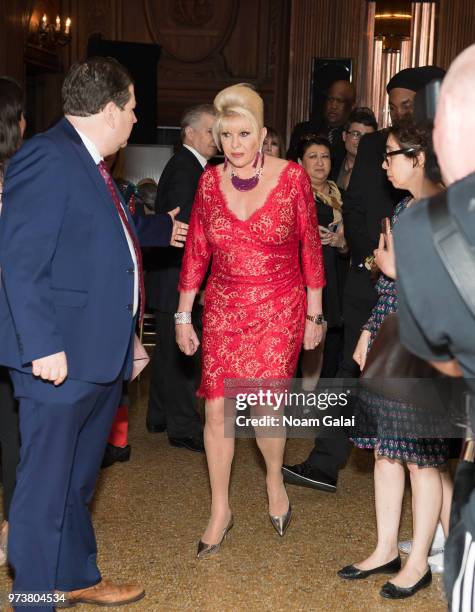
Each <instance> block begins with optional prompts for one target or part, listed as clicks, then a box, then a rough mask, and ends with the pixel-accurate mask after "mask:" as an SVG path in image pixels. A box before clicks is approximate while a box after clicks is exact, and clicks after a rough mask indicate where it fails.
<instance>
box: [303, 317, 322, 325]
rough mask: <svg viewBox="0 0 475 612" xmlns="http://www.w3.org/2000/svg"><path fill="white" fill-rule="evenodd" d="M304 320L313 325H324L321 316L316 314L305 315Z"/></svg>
mask: <svg viewBox="0 0 475 612" xmlns="http://www.w3.org/2000/svg"><path fill="white" fill-rule="evenodd" d="M305 318H306V319H307V321H312V323H315V325H323V323H325V319H324V318H323V315H322V314H316V315H313V316H312V315H309V314H308V315H305Z"/></svg>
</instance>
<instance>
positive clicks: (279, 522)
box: [269, 504, 292, 537]
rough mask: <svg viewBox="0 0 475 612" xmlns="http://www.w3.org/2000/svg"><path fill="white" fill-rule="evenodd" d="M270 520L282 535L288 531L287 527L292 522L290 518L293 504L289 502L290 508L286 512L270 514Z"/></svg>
mask: <svg viewBox="0 0 475 612" xmlns="http://www.w3.org/2000/svg"><path fill="white" fill-rule="evenodd" d="M269 518H270V522H271V523H272V527H273V528H274V529H275V530H276V531H277V533H278V534H279V535H280V537H282V536H283V535H284V534H285V532H286V531H287V527H288V526H289V524H290V519H291V518H292V506H291V505H290V504H289V509H288V510H287V512H286V514H281V515H280V516H272V514H269Z"/></svg>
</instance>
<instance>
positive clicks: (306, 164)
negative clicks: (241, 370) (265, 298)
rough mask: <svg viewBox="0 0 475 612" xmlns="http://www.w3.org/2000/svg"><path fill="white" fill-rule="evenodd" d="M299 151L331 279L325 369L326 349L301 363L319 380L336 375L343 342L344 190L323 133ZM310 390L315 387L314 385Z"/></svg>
mask: <svg viewBox="0 0 475 612" xmlns="http://www.w3.org/2000/svg"><path fill="white" fill-rule="evenodd" d="M298 155H299V163H300V164H301V165H302V166H303V168H304V169H305V170H306V171H307V173H308V175H309V176H310V180H311V183H312V190H313V195H314V198H315V206H316V208H317V218H318V224H319V230H320V238H321V240H322V245H323V261H324V266H325V277H326V281H327V283H326V286H325V287H324V289H323V314H324V316H325V321H326V322H327V333H326V338H325V344H324V348H323V364H322V365H321V372H319V370H320V363H319V362H321V357H322V353H321V351H322V349H317V350H316V351H306V354H305V355H304V356H303V358H302V363H301V365H302V374H303V377H304V378H307V377H310V378H311V379H312V380H314V382H315V383H316V381H317V380H318V378H319V376H321V377H322V378H333V377H334V376H335V375H336V372H337V370H338V364H339V360H340V354H341V349H342V342H343V314H342V302H343V287H344V283H345V277H346V272H347V269H348V258H347V257H345V255H346V254H347V252H348V248H347V245H346V240H345V236H344V232H343V219H342V199H341V194H340V191H339V189H338V187H337V185H336V183H334V182H333V181H329V180H328V176H329V174H330V171H331V153H330V143H329V141H328V140H327V139H326V138H323V137H321V136H315V135H313V134H310V135H307V136H305V137H304V138H302V140H301V141H300V143H299V148H298ZM314 353H317V354H318V355H315V354H314ZM318 356H319V357H320V358H318ZM316 357H317V358H316ZM310 378H309V380H310ZM305 384H306V383H305ZM310 386H312V385H310ZM305 388H307V387H306V386H305ZM307 390H311V389H310V387H309V388H308V389H307Z"/></svg>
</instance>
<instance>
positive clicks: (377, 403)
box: [353, 197, 449, 467]
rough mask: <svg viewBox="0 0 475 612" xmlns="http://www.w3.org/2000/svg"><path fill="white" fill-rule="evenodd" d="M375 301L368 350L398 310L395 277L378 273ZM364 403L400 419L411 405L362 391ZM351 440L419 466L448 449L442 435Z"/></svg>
mask: <svg viewBox="0 0 475 612" xmlns="http://www.w3.org/2000/svg"><path fill="white" fill-rule="evenodd" d="M411 199H412V198H411V197H407V198H404V199H403V200H402V201H401V202H399V204H398V205H397V206H396V208H395V209H394V213H393V217H392V226H394V224H395V223H397V220H398V218H399V215H400V214H401V213H402V212H403V211H404V210H405V208H406V207H407V205H408V203H409V202H410V201H411ZM376 292H377V294H378V301H377V302H376V305H375V306H374V308H373V310H372V312H371V316H370V318H369V319H368V321H367V323H366V324H365V325H363V329H365V330H367V331H369V332H370V333H371V338H370V342H369V345H368V351H369V349H370V348H371V345H372V344H373V342H374V339H375V338H376V334H377V333H378V330H379V328H380V327H381V325H382V323H383V321H384V319H385V318H386V316H387V315H389V314H391V313H394V312H396V311H397V307H398V300H397V286H396V281H395V280H394V279H392V278H389V277H388V276H386V275H384V274H381V275H380V277H379V279H378V282H377V283H376ZM364 403H365V405H366V410H367V411H368V412H373V413H374V414H379V415H384V414H391V415H392V416H391V418H393V419H394V415H396V416H397V415H398V413H399V414H400V416H401V419H406V420H407V419H408V418H410V413H411V406H408V405H407V404H403V403H401V402H398V401H393V400H388V399H385V398H383V397H381V396H379V395H376V394H372V393H365V394H364ZM353 443H354V444H355V446H357V447H358V448H376V449H377V452H378V455H380V456H382V457H388V458H389V459H395V460H398V461H404V462H407V463H415V464H417V465H419V466H420V467H438V466H441V465H444V464H445V463H446V462H447V459H448V455H449V449H448V445H447V443H446V441H445V440H444V439H443V438H407V437H400V438H364V437H361V438H358V437H357V438H353Z"/></svg>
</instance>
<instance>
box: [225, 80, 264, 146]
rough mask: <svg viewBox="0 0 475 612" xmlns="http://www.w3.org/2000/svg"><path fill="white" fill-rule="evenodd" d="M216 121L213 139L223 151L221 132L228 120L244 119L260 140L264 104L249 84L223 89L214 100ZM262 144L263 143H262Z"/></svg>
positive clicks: (239, 84)
mask: <svg viewBox="0 0 475 612" xmlns="http://www.w3.org/2000/svg"><path fill="white" fill-rule="evenodd" d="M214 106H215V108H216V121H215V122H214V125H213V138H214V141H215V143H216V146H217V147H218V149H219V150H220V151H221V150H222V147H221V131H222V129H223V124H224V123H225V122H226V119H229V118H231V117H236V116H238V117H243V118H244V119H247V120H248V121H249V124H250V126H251V132H252V133H253V134H255V135H256V136H257V137H258V138H259V136H260V132H261V130H262V128H263V127H264V102H263V100H262V98H261V96H260V95H259V94H258V93H257V91H255V89H254V88H253V86H252V85H250V84H249V83H238V84H237V85H231V87H226V89H222V90H221V91H220V92H219V94H218V95H217V96H216V98H215V99H214ZM261 144H262V143H261Z"/></svg>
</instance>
